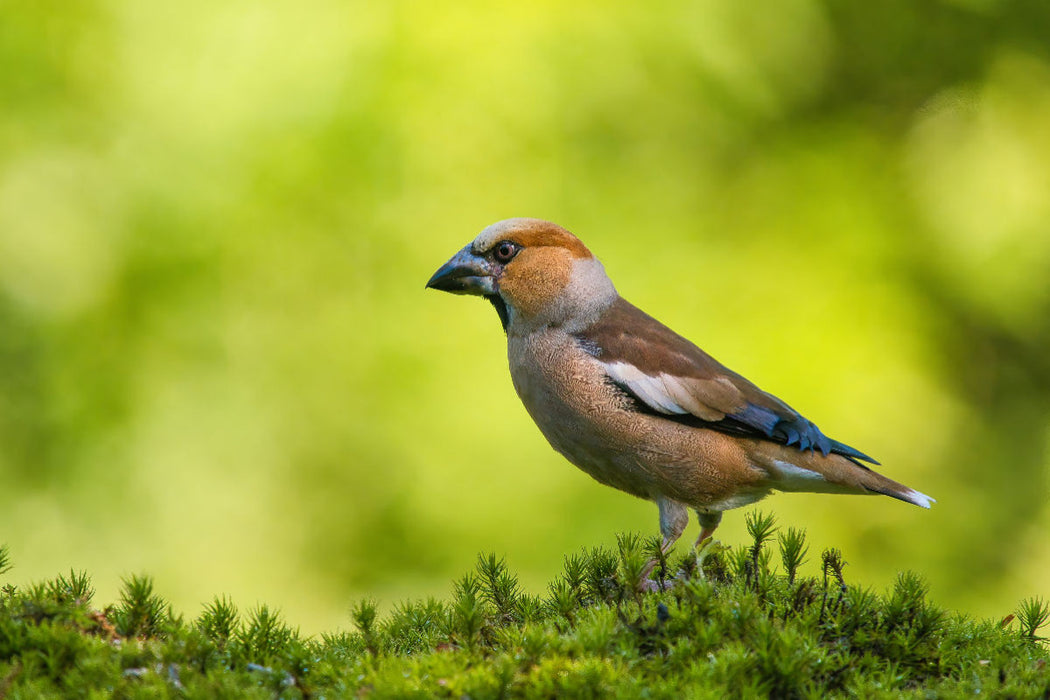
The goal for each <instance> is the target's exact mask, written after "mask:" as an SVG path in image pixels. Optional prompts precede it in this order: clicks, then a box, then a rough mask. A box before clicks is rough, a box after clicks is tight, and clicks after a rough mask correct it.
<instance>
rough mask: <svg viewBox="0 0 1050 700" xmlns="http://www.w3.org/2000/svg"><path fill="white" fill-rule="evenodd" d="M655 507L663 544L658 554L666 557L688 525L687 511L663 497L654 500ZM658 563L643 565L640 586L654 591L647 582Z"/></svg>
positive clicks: (658, 560) (657, 560) (651, 562)
mask: <svg viewBox="0 0 1050 700" xmlns="http://www.w3.org/2000/svg"><path fill="white" fill-rule="evenodd" d="M656 505H658V506H659V507H660V534H662V535H663V536H664V540H663V542H661V543H660V553H661V556H666V555H667V553H668V552H669V551H671V547H673V546H674V543H675V542H677V541H678V538H679V537H681V536H682V532H683V531H684V530H685V526H686V525H688V524H689V509H688V508H686V507H685V505H684V504H682V503H679V502H678V501H673V500H671V499H670V498H666V497H664V496H660V497H659V498H657V499H656ZM659 563H660V559H659V558H654V559H651V560H650V561H649V563H647V564H646V565H645V568H644V569H642V577H641V580H639V582H638V584H639V585H640V586H642V587H643V588H652V589H653V590H655V589H656V587H655V586H653V585H652V582H650V581H649V574H651V573H653V569H655V568H656V566H657V564H659Z"/></svg>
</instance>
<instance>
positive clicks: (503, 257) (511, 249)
mask: <svg viewBox="0 0 1050 700" xmlns="http://www.w3.org/2000/svg"><path fill="white" fill-rule="evenodd" d="M517 252H518V246H516V245H514V244H513V243H511V242H510V241H503V242H501V243H499V244H498V245H497V246H496V249H495V250H494V251H493V253H492V255H493V257H495V258H496V261H497V262H501V263H509V262H510V261H511V259H512V258H513V257H514V256H515V255H516V254H517Z"/></svg>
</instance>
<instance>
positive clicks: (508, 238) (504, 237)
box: [427, 219, 617, 333]
mask: <svg viewBox="0 0 1050 700" xmlns="http://www.w3.org/2000/svg"><path fill="white" fill-rule="evenodd" d="M427 287H429V288H432V289H440V290H441V291H444V292H452V293H453V294H474V295H477V296H482V297H485V298H486V299H488V300H489V301H491V302H492V305H493V306H495V307H496V310H497V311H498V312H499V315H500V320H501V321H502V322H503V329H504V330H506V331H507V332H508V333H510V332H515V331H518V330H520V331H522V332H528V331H529V330H532V329H535V328H538V327H542V326H570V327H574V326H577V325H578V326H579V327H580V328H583V327H586V326H587V325H588V324H589V323H590V322H592V321H593V320H594V319H595V318H597V316H598V315H599V314H600V313H601V312H602V311H604V310H605V308H606V307H608V306H609V305H610V304H612V303H613V302H614V301H615V300H616V297H617V293H616V289H615V288H614V287H613V284H612V282H611V281H610V280H609V278H608V276H607V275H606V274H605V269H604V268H603V267H602V264H601V263H600V262H598V259H597V258H595V257H594V256H593V255H592V254H591V251H589V250H587V246H585V245H584V244H583V243H582V242H581V241H580V239H578V238H577V237H576V236H574V235H572V234H571V233H569V232H568V231H566V230H565V229H563V228H562V227H560V226H558V225H556V224H552V223H551V222H549V221H543V220H542V219H506V220H505V221H500V222H497V223H495V224H492V225H491V226H489V227H487V228H486V229H485V230H484V231H482V232H481V233H480V234H478V237H477V238H475V239H474V240H473V241H472V242H471V243H470V244H468V245H467V246H466V247H464V248H463V250H461V251H459V252H458V253H456V254H455V255H454V256H452V259H451V260H449V261H448V262H447V263H445V264H444V265H442V266H441V268H440V269H439V270H438V271H437V272H435V273H434V276H433V277H431V278H430V281H429V282H427Z"/></svg>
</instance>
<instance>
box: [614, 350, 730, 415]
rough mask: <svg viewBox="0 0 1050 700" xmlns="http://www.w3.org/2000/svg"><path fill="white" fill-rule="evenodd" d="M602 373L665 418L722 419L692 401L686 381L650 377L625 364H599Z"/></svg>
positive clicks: (694, 400)
mask: <svg viewBox="0 0 1050 700" xmlns="http://www.w3.org/2000/svg"><path fill="white" fill-rule="evenodd" d="M603 364H604V366H605V372H606V374H608V375H609V377H611V378H612V379H613V380H614V381H616V382H618V383H620V384H623V385H624V386H626V387H627V388H628V389H630V390H631V392H632V393H633V394H634V395H635V396H637V397H638V398H639V399H640V400H641V401H642V402H644V403H645V405H647V406H648V407H649V408H651V409H653V410H654V411H657V412H658V413H664V414H666V415H685V414H692V415H694V416H697V417H699V418H703V419H704V420H719V419H720V418H722V417H723V416H722V415H721V414H719V413H718V412H717V411H714V410H712V409H710V408H708V407H706V406H704V405H703V404H702V403H700V402H699V401H698V400H697V399H696V395H695V394H694V393H693V391H691V387H690V386H689V383H688V382H689V380H687V379H682V378H681V377H675V376H673V375H670V374H665V373H663V372H661V373H660V374H659V375H657V376H655V377H653V376H650V375H648V374H646V373H644V372H642V371H641V370H640V369H638V368H637V367H635V366H634V365H632V364H629V363H627V362H619V361H618V362H609V363H603Z"/></svg>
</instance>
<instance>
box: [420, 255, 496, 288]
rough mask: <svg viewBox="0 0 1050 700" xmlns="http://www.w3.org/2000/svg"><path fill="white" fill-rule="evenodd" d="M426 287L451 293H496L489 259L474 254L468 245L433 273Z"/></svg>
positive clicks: (494, 279)
mask: <svg viewBox="0 0 1050 700" xmlns="http://www.w3.org/2000/svg"><path fill="white" fill-rule="evenodd" d="M427 288H429V289H440V290H441V291H442V292H451V293H453V294H477V295H479V296H490V295H492V294H495V293H496V278H495V277H494V276H493V275H492V268H491V265H490V263H489V261H487V260H485V258H482V257H479V256H477V255H474V254H473V253H472V252H471V251H470V246H469V245H468V246H467V247H466V248H464V249H463V250H461V251H459V252H458V253H456V254H455V255H454V256H452V259H451V260H449V261H448V262H447V263H445V264H444V265H442V266H441V267H440V268H439V269H438V271H437V272H435V273H434V276H433V277H431V278H430V281H429V282H427Z"/></svg>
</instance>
